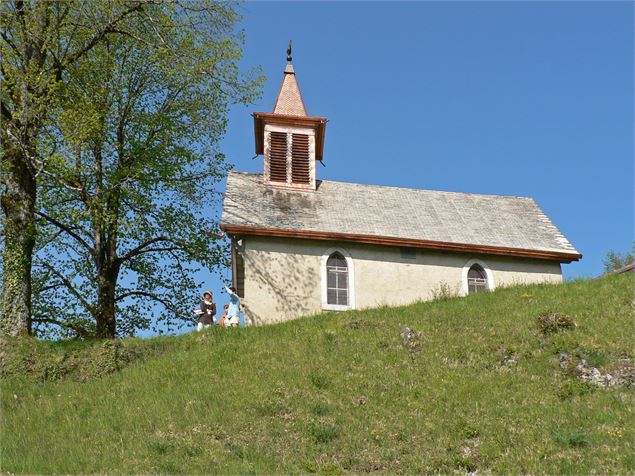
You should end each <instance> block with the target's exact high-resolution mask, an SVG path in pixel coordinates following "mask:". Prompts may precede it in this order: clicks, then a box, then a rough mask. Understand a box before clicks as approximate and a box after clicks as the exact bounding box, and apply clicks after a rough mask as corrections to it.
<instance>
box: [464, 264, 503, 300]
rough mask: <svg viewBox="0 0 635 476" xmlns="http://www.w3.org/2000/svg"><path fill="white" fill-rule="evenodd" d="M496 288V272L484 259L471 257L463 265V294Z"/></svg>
mask: <svg viewBox="0 0 635 476" xmlns="http://www.w3.org/2000/svg"><path fill="white" fill-rule="evenodd" d="M494 288H495V284H494V274H493V273H492V270H491V269H490V268H489V266H488V265H487V264H486V263H485V262H484V261H482V260H480V259H471V260H469V261H468V262H467V263H465V265H463V272H462V285H461V294H463V295H466V294H473V293H478V292H483V291H493V290H494Z"/></svg>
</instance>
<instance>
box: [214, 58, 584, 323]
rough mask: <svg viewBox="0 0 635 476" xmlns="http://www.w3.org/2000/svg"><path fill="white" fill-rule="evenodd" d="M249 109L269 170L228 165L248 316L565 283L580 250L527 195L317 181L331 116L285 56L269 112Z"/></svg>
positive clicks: (228, 201)
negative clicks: (315, 111)
mask: <svg viewBox="0 0 635 476" xmlns="http://www.w3.org/2000/svg"><path fill="white" fill-rule="evenodd" d="M253 117H254V131H255V141H256V153H257V154H262V155H263V156H264V171H263V173H262V174H259V173H258V174H254V173H240V172H231V173H230V174H229V176H228V177H227V189H226V192H225V201H224V204H223V212H222V218H221V228H222V229H223V230H224V231H225V232H226V233H227V235H229V237H230V238H231V242H232V281H233V284H234V286H236V288H237V290H238V294H239V295H240V296H241V298H242V303H243V305H244V311H245V323H246V324H265V323H274V322H280V321H285V320H288V319H293V318H297V317H300V316H306V315H311V314H317V313H321V312H324V311H343V310H348V309H362V308H368V307H374V306H380V305H385V304H387V305H401V304H407V303H411V302H414V301H419V300H427V299H430V298H432V297H434V295H435V293H436V292H438V290H439V289H440V288H441V286H443V287H445V288H446V289H448V288H449V289H450V290H452V291H453V292H456V293H457V294H468V293H472V292H479V291H487V290H493V289H495V288H496V287H499V286H508V285H513V284H520V283H542V282H553V283H558V282H561V281H562V271H561V268H560V265H561V263H570V262H571V261H577V260H579V259H580V258H581V257H582V255H580V253H578V251H577V250H576V249H575V248H574V247H573V245H571V243H569V241H568V240H567V239H566V238H565V237H564V236H563V235H562V233H560V231H558V228H556V226H555V225H554V224H553V223H552V222H551V221H550V220H549V218H548V217H547V216H546V215H545V213H544V212H543V211H542V210H541V209H540V207H539V206H538V205H537V204H536V202H534V200H533V199H531V198H529V197H515V196H500V195H480V194H469V193H455V192H440V191H434V190H419V189H409V188H399V187H386V186H377V185H364V184H357V183H345V182H333V181H328V180H319V179H318V177H317V168H316V161H320V160H322V151H323V146H324V135H325V129H326V122H327V120H326V118H323V117H314V116H309V115H308V114H307V111H306V108H305V105H304V101H303V100H302V95H301V93H300V89H299V87H298V83H297V81H296V77H295V72H294V69H293V65H292V64H291V58H290V56H289V57H288V64H287V66H286V69H285V70H284V77H283V80H282V85H281V87H280V92H279V93H278V97H277V99H276V102H275V105H274V108H273V112H271V113H267V112H256V113H254V114H253Z"/></svg>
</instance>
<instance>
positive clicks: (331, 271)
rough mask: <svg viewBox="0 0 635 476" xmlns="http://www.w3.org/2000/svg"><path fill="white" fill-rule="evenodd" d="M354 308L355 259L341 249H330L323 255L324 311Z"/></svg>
mask: <svg viewBox="0 0 635 476" xmlns="http://www.w3.org/2000/svg"><path fill="white" fill-rule="evenodd" d="M354 308H355V286H354V273H353V259H352V258H351V255H350V254H349V253H347V252H346V251H345V250H343V249H341V248H330V249H328V250H326V252H325V253H324V254H323V255H322V309H329V310H332V311H343V310H346V309H354Z"/></svg>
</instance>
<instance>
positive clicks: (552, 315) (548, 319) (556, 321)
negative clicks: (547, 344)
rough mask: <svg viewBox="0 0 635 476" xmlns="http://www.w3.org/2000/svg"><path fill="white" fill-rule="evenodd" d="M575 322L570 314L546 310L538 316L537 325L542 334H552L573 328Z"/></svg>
mask: <svg viewBox="0 0 635 476" xmlns="http://www.w3.org/2000/svg"><path fill="white" fill-rule="evenodd" d="M576 326H577V324H576V323H575V321H574V320H573V318H572V317H571V316H567V315H566V314H563V313H560V312H546V313H543V314H540V315H539V316H538V327H539V329H540V332H542V333H543V334H545V335H546V334H553V333H555V332H558V331H561V330H565V329H575V328H576Z"/></svg>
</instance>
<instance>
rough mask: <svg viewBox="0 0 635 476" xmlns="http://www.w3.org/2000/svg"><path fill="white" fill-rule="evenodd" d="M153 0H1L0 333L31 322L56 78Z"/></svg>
mask: <svg viewBox="0 0 635 476" xmlns="http://www.w3.org/2000/svg"><path fill="white" fill-rule="evenodd" d="M152 3H153V2H151V1H149V0H148V1H143V0H141V1H135V2H130V1H123V0H113V1H111V2H108V3H107V4H106V3H105V2H80V1H66V2H46V1H37V0H31V1H29V0H13V1H4V2H1V3H0V54H1V56H2V62H1V64H0V74H1V78H0V79H1V86H0V120H1V121H2V128H1V130H0V140H1V142H2V151H3V152H2V159H1V160H2V174H1V175H2V184H3V194H2V210H3V212H4V215H5V223H4V229H3V232H4V236H5V248H4V263H3V266H4V271H3V296H2V305H3V307H2V316H1V320H0V334H2V335H19V334H25V333H29V332H30V329H31V322H30V317H31V264H32V254H33V247H34V245H35V202H36V199H37V180H38V177H39V175H40V173H41V172H42V170H43V169H44V168H45V166H46V162H45V160H44V159H43V158H42V156H41V155H39V153H38V140H39V138H40V133H41V131H42V129H43V128H44V127H46V125H47V124H48V123H49V121H50V119H51V116H50V111H51V109H52V108H53V107H54V106H55V103H56V98H57V91H58V89H59V85H60V84H62V83H63V81H64V79H65V76H66V72H67V70H68V68H69V67H71V66H72V65H73V64H75V63H76V62H77V61H79V60H80V59H82V58H83V57H85V56H86V55H89V54H90V53H91V51H92V50H93V48H94V47H95V46H96V45H98V44H100V43H101V42H103V41H104V40H105V39H106V38H108V37H109V36H110V35H121V34H122V33H121V32H122V31H126V30H127V29H128V28H130V29H131V31H134V28H132V25H133V23H132V21H134V20H136V21H137V22H139V20H140V18H141V17H146V16H147V13H146V12H145V10H146V9H147V8H148V7H149V6H151V5H152Z"/></svg>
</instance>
